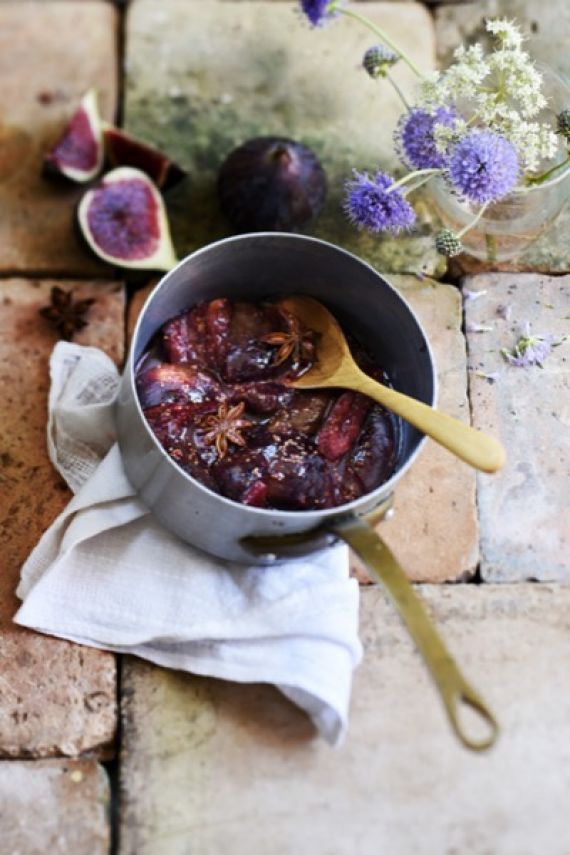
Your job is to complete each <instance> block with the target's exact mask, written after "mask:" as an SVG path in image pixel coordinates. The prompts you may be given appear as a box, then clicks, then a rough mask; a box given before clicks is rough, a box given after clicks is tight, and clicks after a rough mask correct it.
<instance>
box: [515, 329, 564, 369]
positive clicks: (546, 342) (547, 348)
mask: <svg viewBox="0 0 570 855" xmlns="http://www.w3.org/2000/svg"><path fill="white" fill-rule="evenodd" d="M561 343H562V342H560V341H558V342H556V341H555V340H554V336H553V335H551V334H550V333H548V334H547V335H531V332H530V324H528V323H527V324H525V327H524V330H523V332H522V334H521V335H520V337H519V340H518V341H517V343H516V344H515V346H514V347H513V348H512V350H509V349H508V348H506V347H503V348H502V350H501V353H502V355H503V357H504V358H505V359H506V361H507V362H508V363H509V364H510V365H516V366H517V367H518V368H528V366H529V365H538V366H539V367H540V368H542V364H543V362H544V360H545V359H546V357H547V356H548V355H549V353H550V352H551V350H552V348H553V347H556V345H557V344H561Z"/></svg>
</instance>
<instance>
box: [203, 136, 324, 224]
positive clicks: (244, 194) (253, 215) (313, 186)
mask: <svg viewBox="0 0 570 855" xmlns="http://www.w3.org/2000/svg"><path fill="white" fill-rule="evenodd" d="M326 190H327V181H326V175H325V171H324V169H323V167H322V166H321V163H320V161H319V160H318V158H317V156H316V154H315V153H314V152H313V151H311V149H310V148H307V146H305V145H303V144H302V143H298V142H295V141H294V140H290V139H285V138H283V137H257V138H256V139H252V140H249V141H248V142H245V143H244V144H243V145H241V146H239V147H238V148H236V149H234V151H232V152H231V153H230V154H229V155H228V157H227V158H226V160H225V161H224V163H223V164H222V168H221V170H220V174H219V176H218V195H219V199H220V204H221V207H222V211H223V212H224V214H225V216H226V217H227V219H228V220H229V221H230V223H231V224H232V226H233V227H234V228H235V229H236V230H237V231H243V232H246V231H299V230H300V229H302V228H303V227H304V226H306V225H308V223H309V222H310V221H311V220H312V219H314V218H315V217H317V216H318V214H319V213H320V212H321V209H322V207H323V204H324V201H325V197H326Z"/></svg>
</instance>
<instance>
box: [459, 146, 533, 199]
mask: <svg viewBox="0 0 570 855" xmlns="http://www.w3.org/2000/svg"><path fill="white" fill-rule="evenodd" d="M518 176H519V162H518V158H517V153H516V151H515V149H514V146H513V145H512V144H511V143H510V142H509V141H508V140H506V139H505V138H504V137H502V136H500V135H499V134H494V133H492V132H491V131H473V132H472V133H470V134H469V135H468V136H466V137H464V138H463V139H462V140H460V141H459V142H458V143H457V145H455V146H454V148H453V150H452V152H451V157H450V161H449V178H450V180H451V183H452V184H453V186H454V187H455V188H456V189H457V190H460V191H461V193H462V194H463V195H464V196H466V197H467V198H468V199H471V200H472V201H474V202H478V203H480V204H484V203H485V202H494V201H495V200H496V199H500V198H501V197H502V196H506V195H507V193H508V192H509V190H512V188H513V187H514V186H515V184H516V182H517V179H518Z"/></svg>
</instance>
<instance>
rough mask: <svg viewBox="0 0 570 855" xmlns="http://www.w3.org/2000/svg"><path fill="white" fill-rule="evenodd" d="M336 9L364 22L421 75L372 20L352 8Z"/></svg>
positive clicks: (411, 60)
mask: <svg viewBox="0 0 570 855" xmlns="http://www.w3.org/2000/svg"><path fill="white" fill-rule="evenodd" d="M337 11H338V12H339V13H340V14H341V15H346V16H347V17H348V18H354V20H355V21H360V23H361V24H364V26H365V27H368V29H369V30H371V31H372V32H373V33H374V35H376V36H378V37H379V38H380V39H382V41H383V42H385V44H387V45H388V47H389V48H392V50H393V51H395V52H396V53H397V54H398V56H399V57H401V59H403V61H404V62H405V63H406V65H407V66H409V68H411V69H412V71H413V72H414V74H416V75H417V76H418V77H423V74H422V72H421V71H420V69H419V68H418V66H417V65H416V63H415V62H414V60H413V59H411V57H409V56H408V54H407V53H406V52H405V51H403V50H402V49H401V48H399V47H398V45H397V44H396V43H395V42H393V41H392V39H391V38H390V36H388V35H386V33H385V32H384V30H382V29H380V27H377V26H376V24H375V23H374V21H371V20H370V18H367V17H366V16H365V15H361V14H360V13H359V12H354V11H353V10H352V9H343V8H339V9H338V10H337Z"/></svg>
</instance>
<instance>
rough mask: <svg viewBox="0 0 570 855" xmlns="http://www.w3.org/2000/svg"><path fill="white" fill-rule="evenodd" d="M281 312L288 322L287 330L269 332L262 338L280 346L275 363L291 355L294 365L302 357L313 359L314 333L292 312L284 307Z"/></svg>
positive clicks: (264, 341)
mask: <svg viewBox="0 0 570 855" xmlns="http://www.w3.org/2000/svg"><path fill="white" fill-rule="evenodd" d="M279 312H280V314H281V316H282V317H283V319H284V320H285V323H286V324H287V330H286V331H283V332H273V333H269V335H264V336H263V337H262V338H261V341H262V342H263V343H264V344H270V345H272V346H274V347H278V348H279V350H278V351H277V353H276V354H275V356H274V357H273V365H282V363H283V362H286V361H287V359H289V357H292V360H293V364H294V365H296V364H298V363H299V362H300V361H301V360H302V359H307V360H311V359H312V358H313V356H314V354H315V343H314V336H313V333H312V332H311V331H310V330H306V329H303V328H302V326H301V324H300V322H299V319H298V318H296V317H295V315H294V314H293V313H292V312H289V311H288V310H287V309H283V308H280V309H279Z"/></svg>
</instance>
